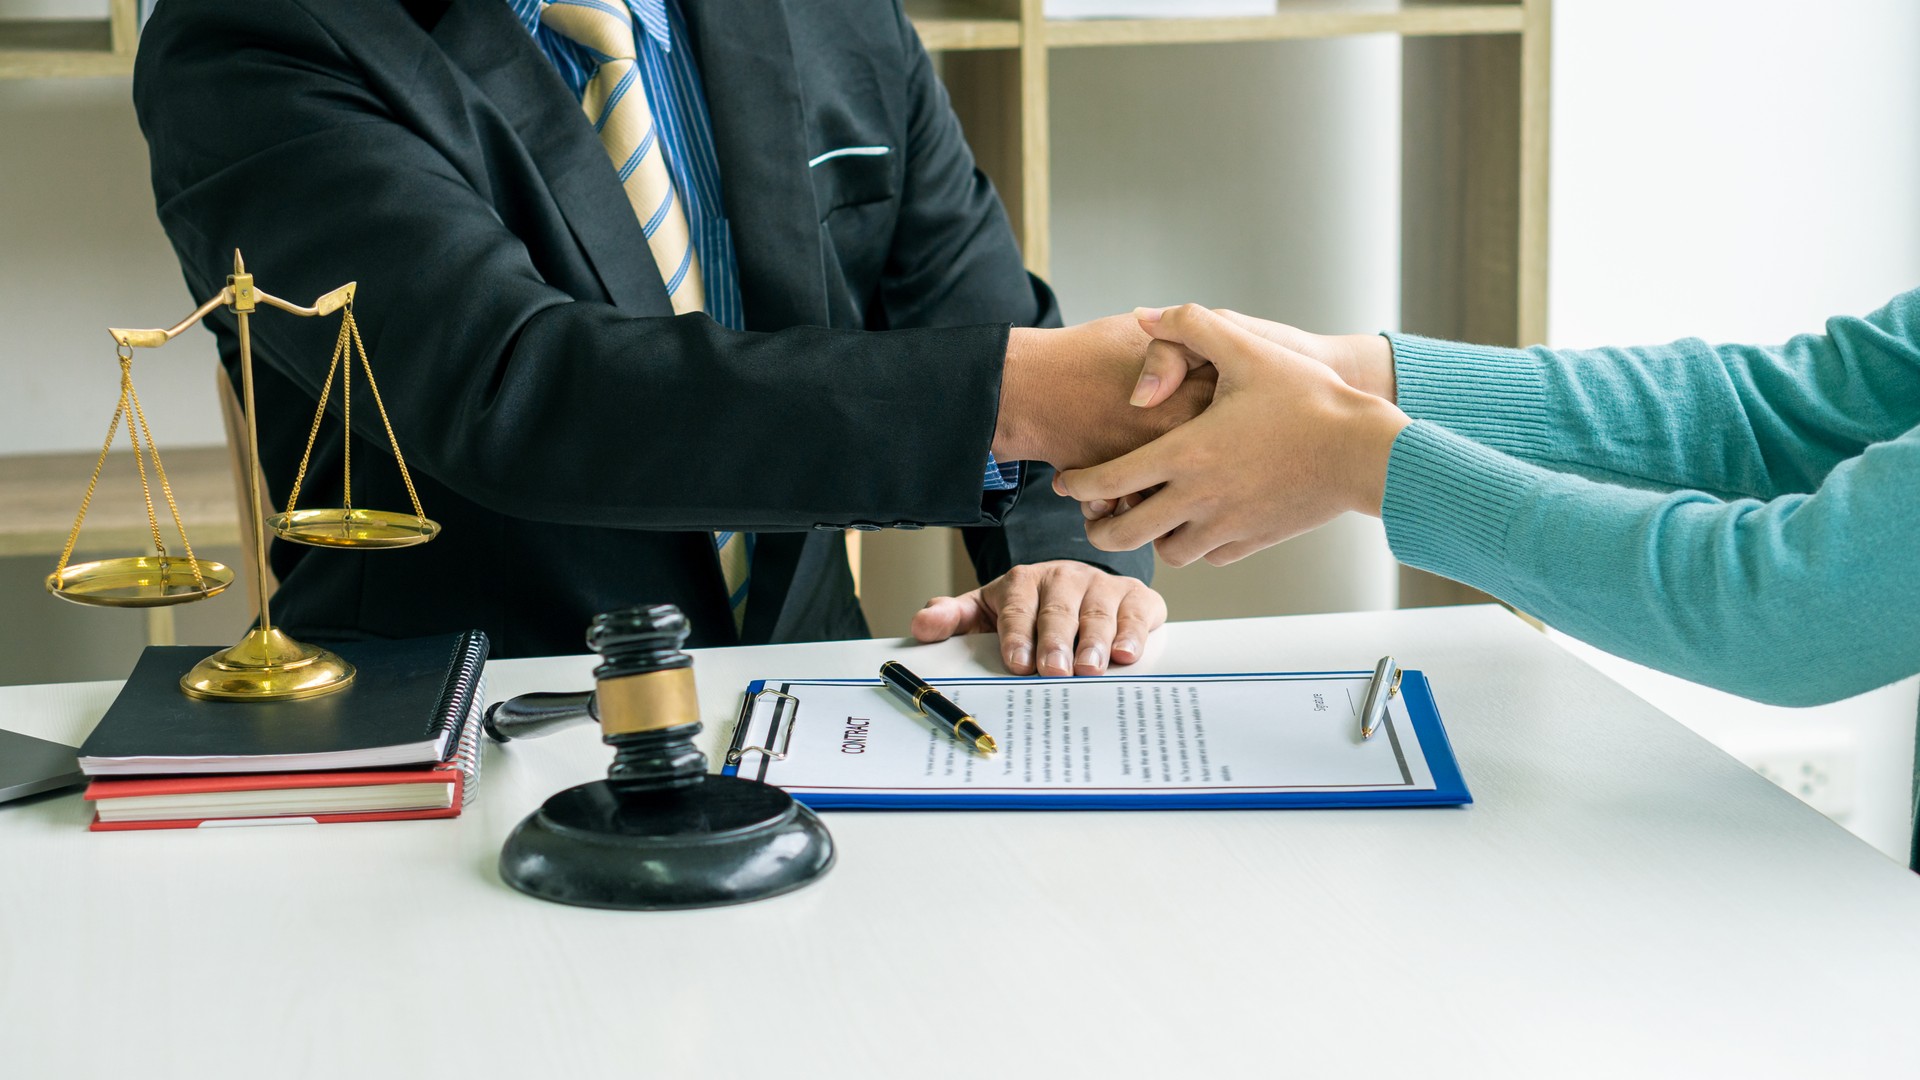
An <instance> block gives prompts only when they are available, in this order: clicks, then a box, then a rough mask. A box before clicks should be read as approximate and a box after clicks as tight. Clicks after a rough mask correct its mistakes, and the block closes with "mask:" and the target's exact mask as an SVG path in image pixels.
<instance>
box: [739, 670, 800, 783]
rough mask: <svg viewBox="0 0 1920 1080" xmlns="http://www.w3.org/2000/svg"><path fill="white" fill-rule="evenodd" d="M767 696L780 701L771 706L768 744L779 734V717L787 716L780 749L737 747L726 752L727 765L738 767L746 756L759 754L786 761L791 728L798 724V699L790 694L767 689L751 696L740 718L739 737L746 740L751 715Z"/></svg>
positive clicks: (789, 746)
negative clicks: (771, 715) (783, 714)
mask: <svg viewBox="0 0 1920 1080" xmlns="http://www.w3.org/2000/svg"><path fill="white" fill-rule="evenodd" d="M768 695H772V696H773V697H775V698H778V699H780V700H778V701H775V702H774V704H773V725H772V726H771V727H769V728H767V741H768V742H773V741H774V736H776V735H778V734H779V733H780V715H781V714H782V713H785V714H786V716H787V733H786V737H785V738H783V739H781V740H780V749H778V750H775V749H773V748H772V747H770V746H737V747H734V748H733V749H731V750H728V751H727V764H729V765H738V764H740V762H741V760H742V759H743V758H745V757H746V756H747V755H748V754H759V755H761V756H762V757H765V758H767V759H769V760H772V761H785V760H787V751H788V750H789V749H791V748H792V746H793V727H794V725H795V724H797V723H799V722H800V699H799V698H797V697H794V696H793V695H792V694H789V693H786V692H784V691H780V690H775V689H772V688H771V687H769V688H768V689H765V690H762V691H760V692H759V693H757V694H755V695H753V699H752V700H751V701H749V702H748V703H747V708H746V715H745V716H743V717H741V720H740V735H739V737H740V738H741V739H743V740H744V739H745V738H746V730H747V725H748V724H751V723H752V722H753V714H754V713H755V712H756V711H758V706H759V704H760V701H761V699H763V698H765V697H767V696H768ZM789 703H791V704H792V708H791V709H789V708H788V707H787V706H788V704H789Z"/></svg>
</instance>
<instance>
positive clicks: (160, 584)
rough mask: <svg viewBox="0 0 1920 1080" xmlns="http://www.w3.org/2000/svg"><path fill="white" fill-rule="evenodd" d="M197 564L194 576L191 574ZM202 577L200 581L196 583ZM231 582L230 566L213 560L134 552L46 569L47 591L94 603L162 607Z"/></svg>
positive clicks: (200, 597) (210, 593) (199, 596)
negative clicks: (131, 554) (56, 569)
mask: <svg viewBox="0 0 1920 1080" xmlns="http://www.w3.org/2000/svg"><path fill="white" fill-rule="evenodd" d="M196 562H197V563H198V564H199V566H200V581H195V580H194V578H193V568H194V564H195V563H196ZM201 582H205V584H201ZM231 584H233V571H231V570H229V569H227V568H226V567H225V566H224V565H222V564H220V563H217V562H208V561H207V560H205V559H187V558H182V557H180V556H176V555H135V556H132V557H130V558H125V559H101V560H99V561H98V562H85V563H75V564H74V565H72V566H69V567H67V568H66V569H65V570H62V571H57V572H55V573H51V574H48V575H47V591H48V592H50V593H52V594H53V595H55V596H57V597H59V598H60V599H62V600H71V601H73V602H74V603H76V604H90V605H93V606H95V607H165V606H166V605H168V604H186V603H191V602H192V601H195V600H205V599H206V598H207V597H209V596H213V595H214V594H216V593H218V592H220V591H221V590H222V589H225V588H226V587H227V586H229V585H231Z"/></svg>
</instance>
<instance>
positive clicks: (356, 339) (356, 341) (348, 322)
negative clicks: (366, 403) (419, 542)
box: [342, 301, 427, 528]
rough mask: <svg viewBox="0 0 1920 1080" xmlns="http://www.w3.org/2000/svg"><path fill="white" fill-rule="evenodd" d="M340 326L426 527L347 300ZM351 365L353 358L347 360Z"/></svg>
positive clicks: (417, 512)
mask: <svg viewBox="0 0 1920 1080" xmlns="http://www.w3.org/2000/svg"><path fill="white" fill-rule="evenodd" d="M342 328H343V329H345V330H349V331H351V332H352V333H353V347H354V349H355V351H357V352H359V354H360V366H361V368H363V369H364V370H365V371H366V373H367V389H369V390H372V391H373V407H374V408H375V409H377V410H378V411H379V413H380V424H381V426H383V427H385V428H386V429H387V443H388V445H390V446H392V447H393V460H394V461H395V462H396V463H397V464H398V465H399V466H400V482H401V483H403V484H405V485H407V498H408V499H409V500H410V501H412V503H413V515H414V516H415V517H417V518H419V519H420V525H421V527H422V528H425V527H426V523H427V512H426V511H425V510H424V509H422V508H421V506H420V495H419V493H418V492H416V491H414V490H413V474H412V473H410V472H408V471H407V459H406V458H405V457H402V456H401V454H400V437H399V436H397V435H395V434H394V433H393V421H392V420H389V419H387V403H386V402H384V401H381V400H380V384H379V383H377V382H375V381H373V362H372V361H371V360H368V359H367V347H366V346H365V345H363V344H361V343H360V324H359V323H357V322H355V321H354V320H353V302H352V301H348V302H347V309H346V317H345V319H344V320H343V321H342ZM347 366H348V367H352V366H353V360H352V359H351V358H349V359H348V360H347Z"/></svg>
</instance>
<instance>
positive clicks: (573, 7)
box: [540, 0, 751, 632]
mask: <svg viewBox="0 0 1920 1080" xmlns="http://www.w3.org/2000/svg"><path fill="white" fill-rule="evenodd" d="M540 24H541V25H542V26H545V27H547V28H548V29H549V30H552V31H553V32H555V33H557V34H559V35H560V36H561V37H564V38H566V39H568V40H569V41H572V42H574V43H576V44H578V45H580V46H582V47H584V48H586V49H588V50H589V51H591V52H593V53H596V54H598V55H599V56H600V57H602V60H601V63H600V66H599V67H598V68H596V69H595V70H594V72H593V77H592V78H590V79H588V80H587V88H586V92H585V93H584V94H582V95H581V100H580V107H581V108H582V109H584V110H585V111H586V114H587V120H588V121H589V122H591V123H592V124H593V126H594V130H596V131H598V132H599V133H600V143H601V145H602V146H605V147H606V148H607V158H608V159H609V160H611V161H612V162H613V167H614V170H615V171H616V172H617V173H618V174H619V177H620V186H621V189H622V190H624V191H625V192H626V195H627V202H629V203H631V204H632V206H633V212H634V215H635V216H636V217H638V218H639V219H640V227H641V229H642V230H643V231H645V233H646V234H647V247H648V248H649V249H650V250H651V251H652V252H653V264H654V265H655V266H657V267H659V269H660V280H661V281H662V282H664V283H665V284H666V287H667V296H668V297H669V298H670V299H671V300H672V301H673V313H674V314H675V315H684V314H686V313H687V312H689V311H704V310H706V306H707V290H706V285H705V284H704V283H703V282H702V281H701V278H700V255H699V253H698V252H697V251H696V250H695V249H694V245H693V233H692V231H691V230H690V229H689V228H688V227H687V211H686V208H685V207H684V206H682V205H681V204H680V195H679V193H678V192H676V191H675V190H674V187H673V174H672V173H670V172H668V171H667V156H666V153H665V151H664V150H663V149H662V148H661V145H660V143H661V139H660V129H659V126H658V125H657V124H656V123H655V122H654V118H653V109H652V107H651V106H649V105H648V104H647V88H646V80H645V79H644V78H643V77H642V76H641V72H640V61H639V55H640V50H639V45H638V42H637V40H636V39H635V38H634V36H633V13H632V12H631V11H628V10H627V8H626V4H625V0H552V2H551V3H546V4H542V5H541V7H540ZM713 539H714V543H715V546H716V548H717V550H718V553H719V556H720V574H721V577H722V578H723V579H724V580H725V582H726V588H727V605H728V607H730V608H731V609H732V611H733V628H734V630H735V631H736V632H737V631H739V630H741V629H743V628H744V627H745V625H746V617H747V590H746V584H747V578H748V575H749V573H750V571H751V566H750V565H749V560H748V557H747V535H746V534H745V533H738V532H736V533H721V532H716V533H714V534H713Z"/></svg>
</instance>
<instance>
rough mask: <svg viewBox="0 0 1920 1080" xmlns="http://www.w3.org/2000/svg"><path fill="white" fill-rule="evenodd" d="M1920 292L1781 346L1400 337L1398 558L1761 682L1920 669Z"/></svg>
mask: <svg viewBox="0 0 1920 1080" xmlns="http://www.w3.org/2000/svg"><path fill="white" fill-rule="evenodd" d="M1913 297H1914V294H1909V295H1908V296H1906V297H1902V298H1901V300H1899V301H1896V302H1895V303H1894V304H1892V305H1889V306H1888V308H1886V309H1883V310H1882V311H1881V312H1879V313H1876V315H1874V316H1870V317H1869V318H1868V319H1865V320H1857V321H1855V322H1854V323H1851V324H1849V323H1848V321H1847V320H1835V321H1834V323H1831V324H1829V334H1828V335H1826V337H1825V338H1823V339H1801V340H1800V341H1797V342H1796V343H1795V344H1793V345H1790V346H1788V347H1786V348H1784V349H1779V350H1761V349H1746V348H1733V349H1725V350H1713V349H1708V350H1706V351H1705V352H1698V350H1700V349H1704V348H1705V347H1704V346H1697V345H1689V344H1685V343H1683V345H1681V346H1668V347H1665V348H1661V349H1642V350H1612V351H1607V352H1585V353H1554V352H1550V351H1547V350H1527V351H1525V352H1518V351H1514V350H1490V349H1477V348H1473V347H1465V346H1441V345H1440V344H1439V343H1428V342H1424V341H1422V340H1420V339H1408V338H1395V339H1394V346H1395V350H1396V356H1397V357H1400V358H1401V360H1400V363H1399V372H1400V376H1399V377H1400V380H1401V381H1400V398H1401V402H1402V407H1403V408H1405V409H1407V411H1408V413H1409V415H1411V416H1413V417H1414V418H1415V422H1414V423H1413V424H1411V425H1409V426H1408V427H1407V428H1406V429H1405V430H1404V431H1402V432H1401V434H1400V436H1399V438H1398V439H1397V440H1396V441H1395V443H1394V446H1393V451H1392V454H1391V457H1390V458H1389V463H1388V470H1387V489H1386V497H1385V500H1384V505H1383V507H1382V516H1383V518H1384V519H1385V521H1386V526H1387V538H1388V541H1389V543H1390V544H1391V545H1392V547H1393V551H1394V554H1395V555H1396V556H1397V557H1398V558H1400V559H1401V560H1402V561H1403V562H1406V563H1408V564H1409V565H1412V566H1416V567H1419V568H1421V569H1424V570H1430V571H1432V572H1434V573H1438V574H1442V575H1444V576H1446V577H1450V578H1453V579H1455V580H1458V581H1463V582H1466V583H1467V584H1469V585H1473V586H1475V587H1477V588H1480V589H1483V590H1485V591H1487V592H1489V593H1492V594H1493V595H1495V596H1498V597H1500V598H1501V599H1504V600H1507V601H1509V602H1511V603H1513V604H1515V605H1517V606H1518V607H1520V608H1522V609H1524V610H1527V611H1530V612H1532V613H1534V614H1536V615H1538V616H1540V617H1541V618H1543V619H1546V620H1547V621H1548V622H1550V623H1553V624H1554V625H1556V626H1558V627H1560V628H1561V629H1564V630H1566V631H1567V632H1569V633H1571V634H1574V635H1575V636H1578V637H1581V638H1583V639H1585V640H1588V641H1591V642H1593V643H1594V644H1596V645H1599V646H1601V647H1602V648H1605V649H1607V650H1609V651H1611V652H1615V653H1618V654H1619V655H1622V656H1626V657H1628V658H1629V659H1633V660H1637V661H1639V662H1641V663H1644V664H1647V665H1649V666H1651V667H1656V668H1660V669H1662V670H1665V671H1670V672H1673V673H1674V674H1677V675H1681V676H1684V677H1687V678H1690V679H1694V680H1696V681H1699V682H1704V683H1707V684H1709V685H1713V686H1717V687H1720V688H1722V689H1726V690H1730V691H1733V692H1735V693H1739V694H1743V695H1745V696H1748V697H1753V698H1758V699H1760V700H1763V701H1769V702H1775V703H1779V704H1789V705H1806V704H1815V703H1819V702H1825V701H1833V700H1838V699H1840V698H1843V697H1847V696H1850V695H1852V694H1856V693H1861V692H1863V691H1866V690H1870V689H1872V688H1874V687H1877V686H1881V685H1884V684H1886V683H1889V682H1892V681H1894V680H1896V679H1900V678H1903V677H1905V676H1907V675H1911V674H1913V673H1914V672H1915V671H1917V670H1920V568H1917V567H1916V559H1920V400H1917V395H1916V391H1917V390H1920V367H1916V366H1914V365H1913V357H1914V356H1915V355H1916V347H1915V337H1916V335H1915V331H1916V328H1920V322H1916V320H1915V318H1914V312H1915V308H1914V306H1913V303H1912V300H1913ZM1836 329H1837V330H1839V331H1840V332H1838V333H1835V332H1834V331H1835V330H1836ZM1856 331H1858V332H1857V333H1856ZM1408 342H1413V343H1414V344H1413V347H1412V348H1411V349H1405V351H1404V352H1403V349H1404V348H1405V346H1406V344H1407V343H1408ZM1693 353H1698V355H1697V356H1696V357H1695V359H1693V360H1692V361H1687V362H1683V361H1682V360H1681V359H1680V358H1681V357H1682V356H1683V355H1688V354H1693ZM1902 357H1905V358H1906V359H1905V360H1904V361H1903V360H1902V359H1900V358H1902ZM1408 359H1412V361H1413V362H1411V363H1408V362H1407V360H1408ZM1903 363H1904V364H1906V365H1907V366H1906V367H1904V368H1903V367H1902V366H1901V365H1902V364H1903ZM1701 369H1704V370H1701ZM1902 372H1904V375H1903V374H1901V373H1902ZM1903 418H1904V422H1905V425H1906V426H1905V427H1900V426H1899V425H1900V424H1901V423H1902V420H1903ZM1550 466H1559V468H1553V467H1550ZM1567 469H1577V470H1578V471H1580V472H1583V473H1586V474H1588V475H1574V474H1573V473H1572V472H1570V471H1566V470H1567ZM1596 477H1598V478H1599V479H1596ZM1609 479H1617V480H1622V481H1626V483H1612V482H1606V481H1607V480H1609ZM1800 488H1807V489H1809V490H1805V491H1802V490H1797V489H1800ZM1676 489H1678V490H1676ZM1701 489H1706V490H1701ZM1709 490H1711V491H1717V492H1719V493H1720V494H1709V493H1708V491H1709ZM1742 492H1751V493H1755V494H1760V495H1765V496H1771V497H1770V498H1766V499H1761V498H1751V497H1737V496H1738V495H1739V493H1742Z"/></svg>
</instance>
